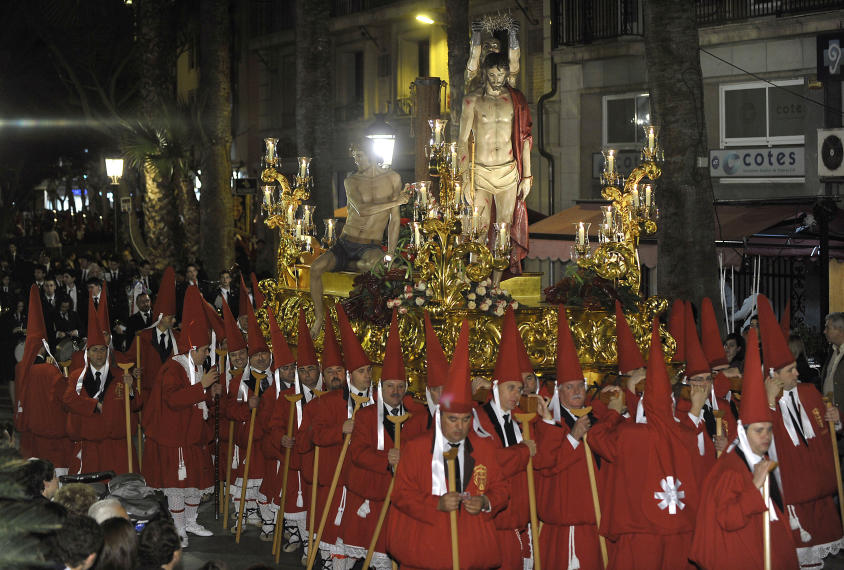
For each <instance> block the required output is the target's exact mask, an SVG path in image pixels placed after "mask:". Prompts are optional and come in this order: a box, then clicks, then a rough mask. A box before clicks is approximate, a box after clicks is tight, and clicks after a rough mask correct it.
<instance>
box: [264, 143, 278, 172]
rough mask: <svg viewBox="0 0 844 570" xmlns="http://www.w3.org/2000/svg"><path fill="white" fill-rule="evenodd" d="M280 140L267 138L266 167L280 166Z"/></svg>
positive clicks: (265, 145)
mask: <svg viewBox="0 0 844 570" xmlns="http://www.w3.org/2000/svg"><path fill="white" fill-rule="evenodd" d="M277 153H278V139H274V138H269V137H268V138H265V139H264V166H265V167H272V168H277V167H278V166H279V160H278V154H277Z"/></svg>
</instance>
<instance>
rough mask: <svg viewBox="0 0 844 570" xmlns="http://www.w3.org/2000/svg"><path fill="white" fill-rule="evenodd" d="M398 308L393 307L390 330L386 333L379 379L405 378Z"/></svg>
mask: <svg viewBox="0 0 844 570" xmlns="http://www.w3.org/2000/svg"><path fill="white" fill-rule="evenodd" d="M398 315H399V314H398V310H397V309H393V319H392V320H391V321H390V332H389V333H388V334H387V346H386V349H385V350H384V364H383V366H382V367H381V380H407V374H406V372H405V369H404V359H403V358H402V354H401V337H400V336H399V318H398Z"/></svg>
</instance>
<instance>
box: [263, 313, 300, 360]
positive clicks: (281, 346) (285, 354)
mask: <svg viewBox="0 0 844 570" xmlns="http://www.w3.org/2000/svg"><path fill="white" fill-rule="evenodd" d="M267 318H268V319H269V320H270V339H271V340H272V341H273V370H275V369H276V368H280V367H282V366H287V365H288V364H293V363H295V362H296V358H295V357H294V356H293V351H292V350H290V346H288V344H287V338H285V336H284V333H283V332H281V329H280V328H279V326H278V321H277V320H276V318H275V313H274V312H273V310H272V309H267Z"/></svg>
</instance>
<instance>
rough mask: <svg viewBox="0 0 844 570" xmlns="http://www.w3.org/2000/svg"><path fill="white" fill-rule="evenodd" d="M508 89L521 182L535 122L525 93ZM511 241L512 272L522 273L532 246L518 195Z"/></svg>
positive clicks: (514, 150)
mask: <svg viewBox="0 0 844 570" xmlns="http://www.w3.org/2000/svg"><path fill="white" fill-rule="evenodd" d="M507 90H508V91H509V92H510V96H511V97H512V99H513V134H512V141H513V157H514V158H515V159H516V165H517V167H518V169H519V182H521V181H522V177H523V176H524V170H523V166H522V165H523V157H522V150H523V147H524V144H525V141H528V142H529V143H530V147H532V146H533V136H532V135H531V126H532V125H533V123H532V121H531V118H530V109H529V108H528V104H527V99H525V96H524V94H522V92H521V91H519V90H518V89H513V88H512V87H507ZM510 242H511V243H512V245H513V249H512V251H511V252H510V273H512V274H513V275H521V273H522V266H521V261H522V259H524V258H525V257H527V253H528V249H529V247H530V246H529V243H528V215H527V206H526V205H525V201H524V198H519V197H518V196H517V197H516V205H515V207H514V208H513V224H512V225H511V226H510Z"/></svg>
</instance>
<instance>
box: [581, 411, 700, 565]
mask: <svg viewBox="0 0 844 570" xmlns="http://www.w3.org/2000/svg"><path fill="white" fill-rule="evenodd" d="M608 414H609V415H610V417H608V418H607V419H608V420H609V421H606V422H604V421H601V422H598V423H597V424H596V425H595V427H593V428H592V429H590V431H589V437H588V441H589V444H590V446H591V447H592V449H593V451H595V453H597V454H598V455H600V456H601V458H603V459H605V460H606V461H607V463H606V465H604V466H602V468H601V469H602V471H603V470H604V469H606V474H605V475H603V476H602V480H603V486H602V488H601V489H600V490H599V493H598V496H599V497H600V500H601V504H602V505H603V506H604V510H602V513H601V527H600V528H599V530H598V532H599V534H601V535H603V536H606V537H607V538H608V539H609V540H611V541H613V542H614V544H613V545H612V547H611V548H610V549H609V550H610V559H609V566H608V568H609V569H611V570H614V569H619V570H621V569H642V570H657V569H663V570H679V569H682V568H691V565H690V564H689V563H688V561H687V558H688V553H689V546H690V544H691V539H692V531H693V530H694V522H695V516H696V511H697V504H698V492H699V482H698V480H697V479H696V474H695V468H696V464H695V462H694V460H693V459H692V455H691V454H692V452H694V453H697V441H696V436H697V434H696V432H694V431H692V430H691V429H689V428H687V427H685V426H683V425H682V424H680V423H674V422H672V423H673V424H674V425H669V426H663V427H660V425H659V424H658V423H657V422H655V421H654V419H653V418H649V421H651V422H652V423H648V424H637V423H635V422H621V421H620V420H619V419H617V418H612V417H611V416H612V415H613V414H615V412H613V411H610V412H608ZM666 451H669V452H670V457H671V461H672V464H673V469H674V472H673V473H662V472H661V470H660V466H661V465H663V460H664V459H665V458H664V456H665V452H666ZM669 475H670V476H672V477H674V485H675V487H676V486H677V481H679V482H680V485H679V489H678V490H679V491H683V492H684V494H685V496H684V498H683V499H682V501H683V503H684V507H683V508H680V506H679V505H676V506H675V514H670V507H669V506H666V508H664V509H663V508H660V506H659V504H660V502H661V501H660V500H659V499H656V498H655V496H654V493H656V492H660V493H662V492H664V491H663V490H662V484H663V482H664V483H665V484H666V485H667V484H668V481H667V476H669ZM669 488H670V487H669Z"/></svg>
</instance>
